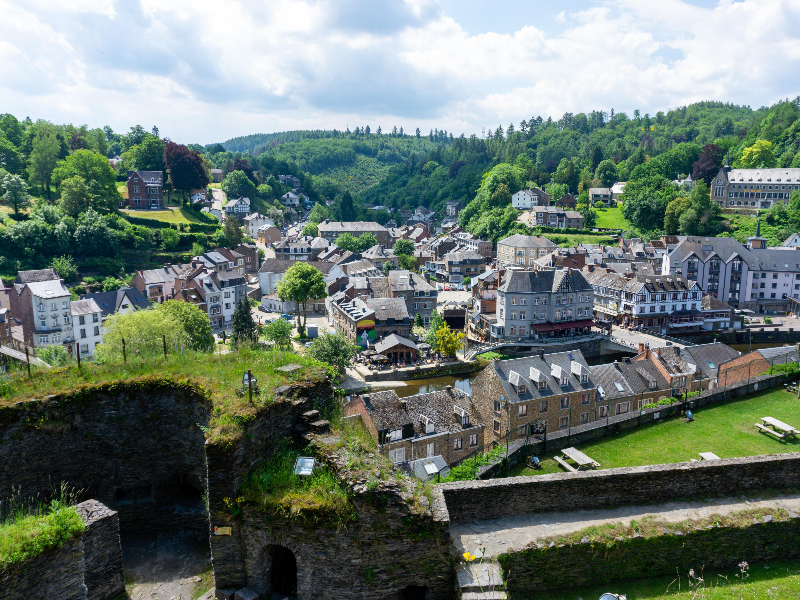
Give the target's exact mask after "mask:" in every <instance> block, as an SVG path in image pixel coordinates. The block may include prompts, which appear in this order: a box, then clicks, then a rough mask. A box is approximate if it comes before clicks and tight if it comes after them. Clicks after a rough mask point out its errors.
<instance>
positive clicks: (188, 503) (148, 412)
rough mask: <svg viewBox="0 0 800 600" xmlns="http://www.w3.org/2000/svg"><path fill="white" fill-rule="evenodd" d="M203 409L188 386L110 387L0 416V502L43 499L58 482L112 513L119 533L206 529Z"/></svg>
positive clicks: (28, 405) (14, 408)
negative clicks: (16, 492) (14, 497)
mask: <svg viewBox="0 0 800 600" xmlns="http://www.w3.org/2000/svg"><path fill="white" fill-rule="evenodd" d="M209 410H210V405H209V403H208V402H207V401H205V400H204V396H203V395H202V394H201V393H199V392H198V391H197V390H195V389H194V388H193V387H191V386H187V385H181V384H173V385H167V384H165V383H164V382H163V380H160V381H157V382H148V381H144V382H130V383H126V384H116V385H115V384H112V385H104V386H99V387H97V388H94V389H91V390H88V391H84V392H78V393H75V394H71V395H69V396H66V397H64V396H57V395H56V396H48V397H46V398H44V399H41V400H33V401H28V402H18V403H17V404H15V405H13V406H11V407H6V408H3V409H2V410H0V465H2V467H0V498H4V497H8V496H9V495H10V494H11V488H12V486H13V487H15V488H20V489H21V492H22V495H23V496H35V495H36V494H40V495H42V496H43V497H48V496H49V495H50V494H51V493H52V491H53V489H54V488H55V487H58V485H59V484H60V483H61V482H66V483H67V484H68V485H70V486H71V487H72V488H74V489H75V490H83V496H84V497H86V498H94V499H96V500H98V501H99V502H102V503H103V504H105V505H106V506H109V507H111V508H113V509H114V510H116V511H118V512H119V520H120V524H121V527H122V529H123V531H126V530H128V531H146V530H163V529H170V528H173V529H199V530H202V531H207V528H208V521H207V518H206V514H205V509H204V507H203V504H202V501H201V498H202V494H203V490H204V488H205V479H206V464H205V456H204V454H203V446H204V442H205V440H204V436H203V431H202V430H201V428H200V426H199V425H198V424H200V425H203V424H206V423H208V413H209Z"/></svg>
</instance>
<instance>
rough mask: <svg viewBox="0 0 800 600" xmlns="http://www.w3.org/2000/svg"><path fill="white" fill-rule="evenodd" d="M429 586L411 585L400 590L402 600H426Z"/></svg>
mask: <svg viewBox="0 0 800 600" xmlns="http://www.w3.org/2000/svg"><path fill="white" fill-rule="evenodd" d="M427 594H428V588H426V587H424V586H421V585H409V586H408V587H404V588H403V589H402V590H400V600H425V598H426V597H427Z"/></svg>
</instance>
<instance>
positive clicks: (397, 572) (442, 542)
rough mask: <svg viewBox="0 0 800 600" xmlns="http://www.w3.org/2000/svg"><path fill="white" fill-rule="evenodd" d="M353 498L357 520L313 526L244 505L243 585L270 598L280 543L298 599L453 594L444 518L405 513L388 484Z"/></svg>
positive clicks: (388, 599) (395, 599)
mask: <svg viewBox="0 0 800 600" xmlns="http://www.w3.org/2000/svg"><path fill="white" fill-rule="evenodd" d="M354 501H355V504H356V508H357V511H358V520H357V521H356V522H353V523H343V524H340V525H338V526H337V525H335V524H334V525H328V526H325V525H315V526H314V527H313V529H307V528H303V527H302V526H299V525H294V524H291V523H289V522H286V521H283V520H280V519H269V518H266V517H265V516H264V515H262V514H259V513H256V512H251V511H250V510H249V509H245V518H244V531H243V539H244V545H245V550H246V554H247V559H246V564H247V580H248V587H250V588H251V589H253V590H254V591H257V592H258V593H260V594H266V596H265V597H269V593H270V592H271V591H272V587H271V580H270V577H271V566H272V565H271V559H270V551H271V550H272V548H273V547H275V546H279V547H282V548H287V549H288V550H290V551H291V552H292V554H293V555H294V556H295V559H296V561H297V597H298V598H301V599H311V598H313V599H314V600H318V599H319V600H324V599H331V600H333V599H336V600H339V599H341V598H347V599H348V600H350V599H353V600H368V599H369V600H372V599H381V600H402V599H403V598H404V597H405V596H403V594H402V590H404V589H408V588H410V587H412V586H416V587H421V588H425V589H426V590H427V592H426V595H425V596H424V597H425V598H426V599H427V600H449V599H450V598H453V597H454V593H453V590H454V571H453V564H452V558H451V544H450V534H449V524H448V523H447V522H441V521H435V520H434V519H433V518H431V517H419V516H417V515H413V514H411V513H410V512H409V510H408V507H407V504H406V502H405V500H404V499H403V498H402V496H401V495H400V494H398V493H397V490H393V489H389V490H382V491H381V492H379V493H375V494H369V493H360V494H357V495H356V497H355V499H354ZM409 597H412V596H409ZM413 597H414V598H416V597H417V596H413Z"/></svg>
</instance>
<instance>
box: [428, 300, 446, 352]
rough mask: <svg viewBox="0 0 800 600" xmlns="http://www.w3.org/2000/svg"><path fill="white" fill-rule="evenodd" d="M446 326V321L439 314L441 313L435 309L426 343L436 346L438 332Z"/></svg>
mask: <svg viewBox="0 0 800 600" xmlns="http://www.w3.org/2000/svg"><path fill="white" fill-rule="evenodd" d="M443 325H444V319H442V315H440V314H439V311H438V310H436V309H435V308H434V309H433V312H432V313H431V322H430V325H429V326H428V334H427V335H426V336H425V341H426V342H427V343H428V344H430V345H431V346H434V345H435V344H436V332H437V331H438V330H439V328H440V327H442V326H443Z"/></svg>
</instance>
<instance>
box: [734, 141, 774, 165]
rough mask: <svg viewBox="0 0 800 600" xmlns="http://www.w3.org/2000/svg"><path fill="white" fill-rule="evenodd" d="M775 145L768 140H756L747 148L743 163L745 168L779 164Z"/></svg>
mask: <svg viewBox="0 0 800 600" xmlns="http://www.w3.org/2000/svg"><path fill="white" fill-rule="evenodd" d="M777 162H778V161H777V159H776V158H775V152H774V146H773V145H772V142H770V141H767V140H756V143H755V144H753V145H752V146H750V147H749V148H745V149H744V152H743V153H742V160H741V165H742V168H744V169H769V168H772V167H774V166H775V165H776V164H777Z"/></svg>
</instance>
